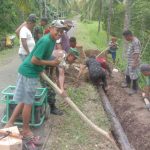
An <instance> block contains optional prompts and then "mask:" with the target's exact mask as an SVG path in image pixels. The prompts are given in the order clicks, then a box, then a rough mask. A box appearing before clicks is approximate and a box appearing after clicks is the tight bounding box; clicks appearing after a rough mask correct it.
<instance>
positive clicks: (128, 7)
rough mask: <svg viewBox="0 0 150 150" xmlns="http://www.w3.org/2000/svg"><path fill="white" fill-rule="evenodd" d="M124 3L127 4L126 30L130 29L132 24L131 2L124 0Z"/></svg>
mask: <svg viewBox="0 0 150 150" xmlns="http://www.w3.org/2000/svg"><path fill="white" fill-rule="evenodd" d="M123 3H124V5H125V18H124V30H128V29H129V25H130V3H129V0H124V1H123Z"/></svg>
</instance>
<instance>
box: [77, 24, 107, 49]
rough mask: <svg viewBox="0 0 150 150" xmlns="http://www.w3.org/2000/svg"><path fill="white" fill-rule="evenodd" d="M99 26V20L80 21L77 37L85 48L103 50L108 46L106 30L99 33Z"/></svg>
mask: <svg viewBox="0 0 150 150" xmlns="http://www.w3.org/2000/svg"><path fill="white" fill-rule="evenodd" d="M101 26H102V25H101ZM97 28H98V23H97V22H90V23H83V22H79V24H78V27H77V32H76V38H77V41H78V43H79V44H81V45H83V47H84V49H100V50H103V49H105V48H106V47H107V40H106V37H107V36H106V32H105V31H103V30H101V32H100V33H98V32H97Z"/></svg>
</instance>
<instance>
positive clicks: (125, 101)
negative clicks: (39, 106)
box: [87, 50, 150, 150]
mask: <svg viewBox="0 0 150 150" xmlns="http://www.w3.org/2000/svg"><path fill="white" fill-rule="evenodd" d="M95 54H96V55H97V54H98V52H97V51H96V50H95V51H93V52H91V51H90V50H89V51H88V52H87V55H89V56H91V55H95ZM123 80H124V75H123V73H121V72H118V73H115V72H113V77H112V78H108V85H109V90H108V92H107V96H108V98H109V100H110V103H111V105H112V107H113V108H114V110H115V113H116V115H117V117H118V118H119V120H120V123H121V125H122V127H123V129H124V131H125V133H126V134H127V137H128V139H129V142H130V143H131V145H132V146H133V147H134V148H135V149H136V150H150V142H149V140H150V112H149V111H148V110H147V109H146V108H145V104H144V101H143V99H142V96H141V91H139V92H138V93H137V94H136V95H133V96H129V95H128V94H127V91H128V90H129V89H124V88H121V82H122V81H123Z"/></svg>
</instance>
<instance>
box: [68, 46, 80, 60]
mask: <svg viewBox="0 0 150 150" xmlns="http://www.w3.org/2000/svg"><path fill="white" fill-rule="evenodd" d="M69 53H71V54H73V55H74V56H75V57H76V58H79V57H80V54H79V52H78V50H77V49H76V48H70V49H69Z"/></svg>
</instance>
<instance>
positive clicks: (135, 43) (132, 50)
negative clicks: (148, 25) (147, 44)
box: [127, 37, 141, 66]
mask: <svg viewBox="0 0 150 150" xmlns="http://www.w3.org/2000/svg"><path fill="white" fill-rule="evenodd" d="M140 52H141V43H140V41H139V40H138V39H137V38H136V37H134V38H133V40H132V42H131V43H130V44H129V47H128V49H127V58H128V66H132V65H133V63H134V61H135V60H134V59H135V58H134V57H133V56H134V54H136V53H137V54H140ZM136 63H137V65H139V64H140V55H139V57H138V59H137V60H136Z"/></svg>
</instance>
